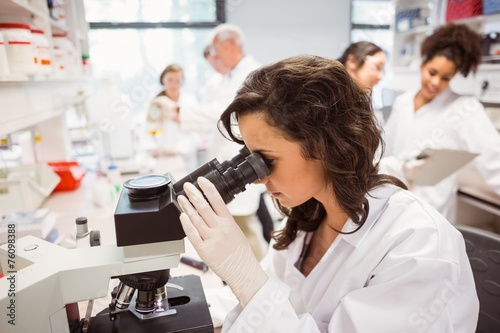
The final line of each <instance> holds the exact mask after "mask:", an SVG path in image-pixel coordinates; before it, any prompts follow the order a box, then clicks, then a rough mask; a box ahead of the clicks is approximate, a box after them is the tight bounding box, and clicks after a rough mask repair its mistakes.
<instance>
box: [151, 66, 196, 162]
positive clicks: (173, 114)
mask: <svg viewBox="0 0 500 333" xmlns="http://www.w3.org/2000/svg"><path fill="white" fill-rule="evenodd" d="M160 83H161V84H162V86H163V90H162V91H161V92H160V93H159V94H158V95H156V97H155V98H154V99H153V100H152V101H151V103H150V105H149V108H148V111H147V120H146V123H147V132H148V134H149V135H150V136H151V137H152V138H153V139H154V140H155V141H156V148H155V150H154V152H153V154H154V155H155V156H159V155H163V154H167V155H168V154H179V155H181V156H182V157H183V160H184V163H185V169H186V170H188V171H190V170H194V169H195V168H197V167H198V164H199V163H198V160H197V151H198V147H199V146H200V144H201V134H200V133H199V132H198V131H197V130H196V128H192V126H191V123H190V121H189V119H190V118H191V115H192V114H194V113H195V112H197V109H198V108H199V106H198V102H197V100H196V98H195V97H194V96H191V95H189V94H186V93H181V87H182V85H183V83H184V71H183V69H182V67H181V66H179V65H177V64H170V65H168V66H167V67H165V69H164V70H163V72H162V73H161V75H160Z"/></svg>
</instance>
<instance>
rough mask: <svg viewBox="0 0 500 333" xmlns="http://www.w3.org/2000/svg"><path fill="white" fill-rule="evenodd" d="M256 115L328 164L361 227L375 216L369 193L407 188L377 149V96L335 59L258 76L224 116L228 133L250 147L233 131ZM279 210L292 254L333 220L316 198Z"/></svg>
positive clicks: (280, 236) (274, 67) (279, 238)
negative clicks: (382, 170)
mask: <svg viewBox="0 0 500 333" xmlns="http://www.w3.org/2000/svg"><path fill="white" fill-rule="evenodd" d="M254 113H260V114H262V115H263V116H264V119H265V120H266V122H267V123H268V124H269V125H270V126H273V127H275V128H276V129H278V130H279V131H280V132H281V134H282V135H283V136H284V138H286V139H287V140H290V141H292V142H295V143H297V144H299V145H300V146H301V153H302V155H303V157H304V158H305V159H308V160H320V161H321V163H322V164H323V167H324V170H325V175H326V178H327V181H328V182H329V183H331V184H332V185H333V186H332V188H333V192H334V193H333V194H334V196H335V198H336V199H337V201H338V203H339V205H340V206H341V208H342V209H343V210H344V211H345V212H346V213H347V214H348V216H349V217H350V218H351V219H352V221H353V222H354V223H357V224H358V225H359V227H361V226H362V225H363V223H364V222H365V220H366V218H367V216H368V212H369V207H368V201H367V199H366V197H365V196H366V194H367V192H368V191H369V190H371V189H373V188H375V187H377V186H379V185H381V184H384V183H391V184H396V185H398V186H401V187H403V188H405V185H404V184H403V183H402V182H401V181H399V180H398V179H397V178H394V177H391V176H388V175H381V174H379V173H378V160H377V159H376V156H382V155H379V153H380V152H378V153H377V149H381V150H383V144H382V139H381V135H380V132H379V128H378V126H377V121H376V119H375V117H374V113H373V110H372V107H371V100H370V97H369V96H368V95H367V94H366V93H365V92H364V91H363V90H362V89H360V88H359V87H358V85H357V84H356V83H355V82H354V81H353V79H351V77H350V75H349V74H348V73H347V71H346V70H345V67H344V66H343V65H342V64H341V63H340V62H338V61H336V60H333V59H325V58H321V57H317V56H309V55H304V56H297V57H292V58H288V59H285V60H282V61H279V62H277V63H275V64H271V65H268V66H264V67H261V68H260V69H257V70H256V71H254V72H252V73H251V74H250V75H249V76H248V77H247V78H246V80H245V82H244V83H243V84H242V86H241V87H240V89H239V90H238V93H237V94H236V97H235V98H234V100H233V102H232V103H231V104H230V105H229V106H228V107H227V109H226V110H225V111H224V113H223V114H222V115H221V117H220V122H219V129H220V130H221V133H227V136H229V138H230V139H232V140H233V141H236V142H238V143H241V144H244V142H243V141H242V139H241V137H240V136H239V135H238V134H237V133H235V132H233V131H232V130H231V128H232V127H233V126H234V120H235V119H236V120H237V119H238V118H239V117H241V116H243V115H247V114H254ZM233 117H235V118H233ZM222 126H223V128H221V127H222ZM297 177H300V175H297ZM275 204H276V205H277V207H278V208H279V209H280V211H281V212H282V213H283V214H284V215H285V216H287V217H288V220H287V223H286V226H285V227H284V229H283V230H281V231H278V232H275V233H274V234H273V238H274V239H275V240H276V244H275V245H274V248H275V249H278V250H279V249H285V248H287V247H288V245H289V244H290V243H291V242H292V241H293V240H294V239H295V237H296V234H297V231H298V230H304V231H314V230H316V228H317V227H318V226H319V224H320V223H321V221H322V220H323V219H324V217H325V216H326V210H325V208H324V207H323V205H322V204H321V203H320V202H318V201H317V200H316V199H314V198H311V199H309V200H308V201H307V202H305V203H303V204H301V205H299V206H296V207H292V208H287V207H283V206H281V205H280V204H279V202H278V201H275ZM359 227H358V228H357V229H356V230H358V229H359ZM337 231H338V230H337Z"/></svg>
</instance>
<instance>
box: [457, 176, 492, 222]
mask: <svg viewBox="0 0 500 333" xmlns="http://www.w3.org/2000/svg"><path fill="white" fill-rule="evenodd" d="M458 195H459V196H461V197H464V198H467V199H471V200H472V201H471V200H469V202H470V203H473V202H474V201H476V202H477V206H478V207H480V208H486V209H488V208H489V209H490V211H491V212H493V213H496V214H497V215H500V195H498V194H496V193H495V192H494V191H493V190H492V189H491V188H490V187H489V186H488V185H487V184H486V183H485V181H484V179H483V178H482V177H481V175H480V174H479V172H478V171H477V170H476V169H475V168H472V167H466V168H464V169H463V170H461V171H460V175H459V188H458Z"/></svg>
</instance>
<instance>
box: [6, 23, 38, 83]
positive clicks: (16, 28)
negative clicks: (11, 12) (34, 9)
mask: <svg viewBox="0 0 500 333" xmlns="http://www.w3.org/2000/svg"><path fill="white" fill-rule="evenodd" d="M0 32H1V33H2V34H3V38H4V42H5V49H6V53H7V59H8V62H9V69H10V74H26V75H33V74H36V70H37V67H36V63H35V58H36V52H35V45H34V43H33V36H32V34H31V30H30V27H29V25H27V24H23V23H0Z"/></svg>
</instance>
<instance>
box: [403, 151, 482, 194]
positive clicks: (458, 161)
mask: <svg viewBox="0 0 500 333" xmlns="http://www.w3.org/2000/svg"><path fill="white" fill-rule="evenodd" d="M477 155H479V154H476V153H471V152H468V151H462V150H452V149H433V148H425V149H424V150H422V152H421V153H420V154H418V156H417V159H424V158H428V159H429V161H427V162H426V163H425V164H424V166H423V168H422V170H421V171H420V172H419V173H418V174H417V175H416V176H415V179H414V180H413V184H415V185H418V186H431V185H435V184H437V183H439V182H440V181H441V180H443V179H445V178H446V177H448V176H449V175H451V174H452V173H454V172H455V171H458V170H459V169H461V168H462V167H464V166H465V165H466V164H467V163H469V162H470V161H472V160H473V159H474V158H475V157H476V156H477Z"/></svg>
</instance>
